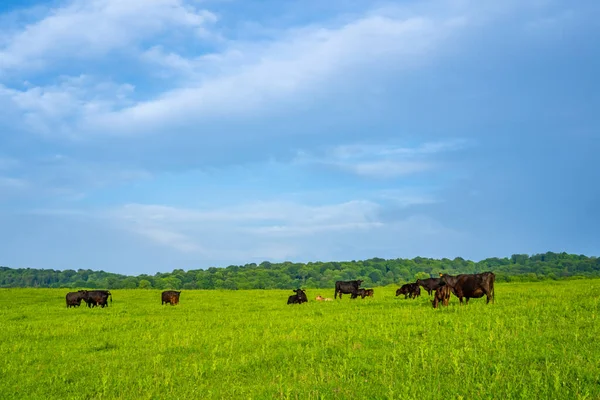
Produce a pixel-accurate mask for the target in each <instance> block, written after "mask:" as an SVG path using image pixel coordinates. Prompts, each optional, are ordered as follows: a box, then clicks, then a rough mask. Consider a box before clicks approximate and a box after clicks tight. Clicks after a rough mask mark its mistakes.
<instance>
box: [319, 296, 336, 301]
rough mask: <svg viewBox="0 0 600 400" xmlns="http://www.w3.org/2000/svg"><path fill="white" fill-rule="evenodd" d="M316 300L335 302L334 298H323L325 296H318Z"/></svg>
mask: <svg viewBox="0 0 600 400" xmlns="http://www.w3.org/2000/svg"><path fill="white" fill-rule="evenodd" d="M315 300H317V301H333V299H332V298H329V297H323V296H320V295H319V296H317V297H315Z"/></svg>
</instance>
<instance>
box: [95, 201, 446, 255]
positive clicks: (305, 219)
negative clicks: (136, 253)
mask: <svg viewBox="0 0 600 400" xmlns="http://www.w3.org/2000/svg"><path fill="white" fill-rule="evenodd" d="M415 202H421V200H418V199H415V198H413V199H412V200H411V202H410V203H415ZM382 211H383V206H382V205H381V204H378V203H376V202H372V201H362V200H356V201H348V202H342V203H336V204H327V205H317V206H308V205H304V204H299V203H292V202H280V201H272V202H258V203H250V204H240V205H237V206H232V207H226V208H211V209H186V208H176V207H169V206H162V205H144V204H129V205H126V206H123V207H120V208H117V209H114V210H112V211H110V212H108V214H104V217H103V218H105V219H107V218H108V219H109V220H111V221H114V223H115V224H117V226H119V227H120V228H122V229H125V230H127V231H129V232H131V233H134V234H135V235H139V236H140V237H144V238H146V239H147V240H150V241H151V242H153V243H156V244H158V245H161V246H166V247H168V248H171V249H173V250H176V251H179V252H182V253H191V254H196V255H198V256H201V257H203V258H206V259H227V260H235V261H236V262H248V261H249V260H253V259H256V258H262V259H284V258H287V257H298V256H306V254H314V255H315V257H324V258H327V257H332V255H329V256H328V254H332V253H331V251H332V249H331V248H329V246H330V245H331V246H333V247H335V248H336V249H339V248H343V247H345V246H350V245H351V243H356V241H357V238H359V240H360V238H362V237H364V238H366V239H364V240H366V241H367V242H369V243H370V246H375V247H377V246H378V244H377V243H376V241H375V240H374V238H377V237H379V238H381V237H382V235H383V236H386V235H390V236H389V237H390V238H391V237H392V236H393V237H395V238H400V237H410V238H411V240H416V238H424V237H428V236H436V235H455V234H456V232H453V231H451V230H449V229H447V228H445V227H444V226H442V225H441V224H439V223H438V222H436V221H434V220H432V219H431V218H429V217H427V216H423V215H413V216H409V217H407V218H404V219H401V220H394V221H386V220H383V219H382V217H381V212H382ZM365 235H366V236H365ZM386 237H387V236H386ZM419 240H420V239H419ZM384 242H385V243H387V244H386V246H388V245H389V243H388V242H389V240H388V239H387V238H386V239H385V240H384Z"/></svg>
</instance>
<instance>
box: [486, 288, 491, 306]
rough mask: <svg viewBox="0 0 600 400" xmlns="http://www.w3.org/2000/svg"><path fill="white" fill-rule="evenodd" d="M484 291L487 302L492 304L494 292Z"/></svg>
mask: <svg viewBox="0 0 600 400" xmlns="http://www.w3.org/2000/svg"><path fill="white" fill-rule="evenodd" d="M484 293H485V297H486V301H485V304H490V298H491V297H492V294H491V293H490V291H489V290H484Z"/></svg>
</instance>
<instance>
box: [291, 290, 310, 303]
mask: <svg viewBox="0 0 600 400" xmlns="http://www.w3.org/2000/svg"><path fill="white" fill-rule="evenodd" d="M293 292H296V294H295V295H292V296H290V297H288V301H287V303H288V304H302V303H308V298H307V297H306V293H305V292H304V290H302V289H295V290H293Z"/></svg>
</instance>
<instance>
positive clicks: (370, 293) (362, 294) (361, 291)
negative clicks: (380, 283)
mask: <svg viewBox="0 0 600 400" xmlns="http://www.w3.org/2000/svg"><path fill="white" fill-rule="evenodd" d="M356 294H357V295H358V296H360V298H361V299H364V298H365V297H367V296H369V297H373V289H358V291H357V292H356Z"/></svg>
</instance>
